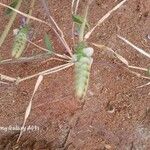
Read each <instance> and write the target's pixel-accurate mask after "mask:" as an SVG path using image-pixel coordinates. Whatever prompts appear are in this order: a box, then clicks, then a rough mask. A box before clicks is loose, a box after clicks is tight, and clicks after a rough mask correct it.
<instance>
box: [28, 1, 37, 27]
mask: <svg viewBox="0 0 150 150" xmlns="http://www.w3.org/2000/svg"><path fill="white" fill-rule="evenodd" d="M34 4H35V0H32V1H31V5H30V10H29V15H31V14H32V11H33V8H34ZM29 20H30V18H27V21H26V24H28V23H29Z"/></svg>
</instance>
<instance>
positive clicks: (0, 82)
mask: <svg viewBox="0 0 150 150" xmlns="http://www.w3.org/2000/svg"><path fill="white" fill-rule="evenodd" d="M0 84H6V85H8V84H9V83H7V82H3V81H0Z"/></svg>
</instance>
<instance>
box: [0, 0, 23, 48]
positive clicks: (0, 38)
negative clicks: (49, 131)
mask: <svg viewBox="0 0 150 150" xmlns="http://www.w3.org/2000/svg"><path fill="white" fill-rule="evenodd" d="M21 3H22V0H19V1H18V4H17V6H16V10H18V9H19V8H20V6H21ZM3 5H4V4H3ZM16 16H17V12H13V14H12V16H11V18H10V20H9V22H8V24H7V25H6V26H5V30H4V32H3V33H2V35H1V37H0V47H1V45H2V44H3V42H4V40H5V38H6V37H7V34H8V32H9V30H10V28H11V26H12V24H13V22H14V20H15V18H16Z"/></svg>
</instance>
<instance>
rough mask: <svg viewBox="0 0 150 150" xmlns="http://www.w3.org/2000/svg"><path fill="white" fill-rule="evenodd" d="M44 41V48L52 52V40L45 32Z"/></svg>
mask: <svg viewBox="0 0 150 150" xmlns="http://www.w3.org/2000/svg"><path fill="white" fill-rule="evenodd" d="M44 43H45V45H46V48H47V49H48V50H49V54H52V52H53V47H52V42H51V40H50V39H49V36H48V34H47V33H46V34H45V37H44Z"/></svg>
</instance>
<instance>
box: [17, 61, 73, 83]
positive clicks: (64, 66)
mask: <svg viewBox="0 0 150 150" xmlns="http://www.w3.org/2000/svg"><path fill="white" fill-rule="evenodd" d="M73 64H74V63H67V64H63V65H60V66H57V67H54V68H50V69H48V70H44V71H42V72H39V73H37V74H34V75H31V76H27V77H25V78H22V79H20V80H18V83H20V82H23V81H25V80H29V79H32V78H34V77H37V76H39V75H43V76H44V75H48V74H52V73H55V72H58V71H61V70H64V69H66V68H68V67H71V66H72V65H73Z"/></svg>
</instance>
